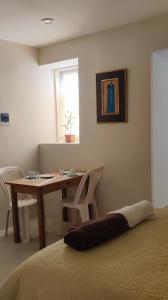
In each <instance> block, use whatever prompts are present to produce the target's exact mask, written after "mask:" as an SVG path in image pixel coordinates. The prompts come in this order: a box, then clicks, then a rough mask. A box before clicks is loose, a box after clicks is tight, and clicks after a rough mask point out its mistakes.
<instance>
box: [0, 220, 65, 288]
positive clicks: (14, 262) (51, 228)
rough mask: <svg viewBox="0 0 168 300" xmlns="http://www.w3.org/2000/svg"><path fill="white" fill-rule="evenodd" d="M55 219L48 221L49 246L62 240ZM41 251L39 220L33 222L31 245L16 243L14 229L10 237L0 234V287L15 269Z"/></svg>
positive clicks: (10, 232)
mask: <svg viewBox="0 0 168 300" xmlns="http://www.w3.org/2000/svg"><path fill="white" fill-rule="evenodd" d="M56 225H57V224H56V222H55V218H49V219H47V234H46V237H47V245H49V244H52V243H54V242H56V241H58V240H59V239H60V237H59V236H58V234H57V231H56V228H57V226H56ZM38 250H39V244H38V226H37V220H32V221H31V239H30V242H29V243H18V244H16V243H14V241H13V233H12V229H10V230H9V235H8V236H7V237H4V234H3V233H2V232H1V234H0V285H2V284H3V282H4V281H5V280H6V279H7V278H8V277H9V275H10V274H11V273H12V272H13V271H14V270H15V268H16V267H17V266H18V265H19V264H20V263H22V262H23V261H24V260H26V259H27V258H28V257H30V256H31V255H32V254H34V253H35V252H37V251H38Z"/></svg>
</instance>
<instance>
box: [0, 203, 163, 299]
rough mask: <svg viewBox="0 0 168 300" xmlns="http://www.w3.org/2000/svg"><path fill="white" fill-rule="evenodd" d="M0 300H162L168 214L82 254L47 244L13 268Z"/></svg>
mask: <svg viewBox="0 0 168 300" xmlns="http://www.w3.org/2000/svg"><path fill="white" fill-rule="evenodd" d="M0 299H1V300H91V299H94V300H132V299H136V300H138V299H139V300H149V299H152V300H160V299H162V300H167V299H168V209H167V208H165V209H158V210H157V211H156V218H155V219H153V220H148V221H146V222H144V223H142V224H140V225H138V226H137V227H136V228H134V229H130V230H128V231H127V232H126V233H124V234H122V235H121V236H119V237H117V238H115V239H113V240H111V241H109V242H106V243H104V244H102V245H100V246H98V247H96V248H92V249H90V250H87V251H83V252H79V251H76V250H74V249H72V248H70V247H68V246H66V245H65V244H64V242H63V240H60V241H59V242H57V243H55V244H52V245H51V246H49V247H47V248H45V249H44V250H42V251H40V252H38V253H37V254H35V255H33V256H32V257H30V258H29V259H28V260H27V261H25V262H24V263H23V264H22V265H20V267H19V268H17V270H16V271H15V272H14V273H13V274H12V276H11V277H10V278H9V279H8V281H7V282H6V283H5V284H4V286H3V287H2V288H1V290H0Z"/></svg>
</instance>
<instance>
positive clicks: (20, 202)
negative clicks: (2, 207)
mask: <svg viewBox="0 0 168 300" xmlns="http://www.w3.org/2000/svg"><path fill="white" fill-rule="evenodd" d="M36 203H37V200H36V199H33V198H32V199H23V200H18V207H26V206H31V205H35V204H36ZM10 207H12V203H10Z"/></svg>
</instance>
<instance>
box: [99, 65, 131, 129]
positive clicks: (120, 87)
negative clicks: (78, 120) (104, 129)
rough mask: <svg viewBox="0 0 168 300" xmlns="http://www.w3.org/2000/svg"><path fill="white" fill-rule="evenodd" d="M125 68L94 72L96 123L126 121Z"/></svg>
mask: <svg viewBox="0 0 168 300" xmlns="http://www.w3.org/2000/svg"><path fill="white" fill-rule="evenodd" d="M126 84H127V69H121V70H115V71H110V72H105V73H98V74H96V96H97V123H113V122H127V86H126Z"/></svg>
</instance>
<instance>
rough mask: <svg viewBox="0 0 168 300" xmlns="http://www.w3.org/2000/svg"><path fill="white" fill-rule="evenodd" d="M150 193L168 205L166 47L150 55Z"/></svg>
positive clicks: (156, 203) (158, 204) (158, 200)
mask: <svg viewBox="0 0 168 300" xmlns="http://www.w3.org/2000/svg"><path fill="white" fill-rule="evenodd" d="M151 115H152V126H151V128H152V148H151V149H152V195H153V202H154V204H155V206H157V207H162V206H164V205H166V204H167V205H168V49H166V50H161V51H156V52H154V53H153V56H152V102H151Z"/></svg>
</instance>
